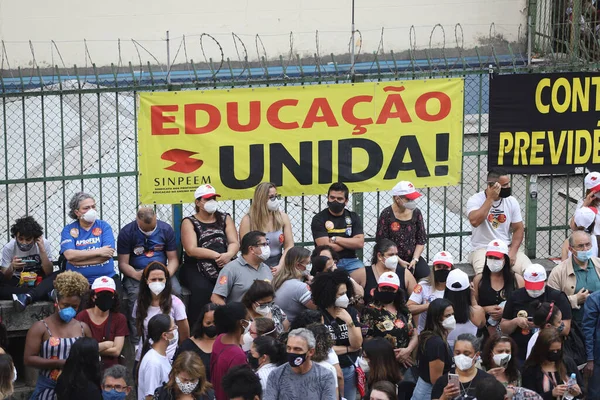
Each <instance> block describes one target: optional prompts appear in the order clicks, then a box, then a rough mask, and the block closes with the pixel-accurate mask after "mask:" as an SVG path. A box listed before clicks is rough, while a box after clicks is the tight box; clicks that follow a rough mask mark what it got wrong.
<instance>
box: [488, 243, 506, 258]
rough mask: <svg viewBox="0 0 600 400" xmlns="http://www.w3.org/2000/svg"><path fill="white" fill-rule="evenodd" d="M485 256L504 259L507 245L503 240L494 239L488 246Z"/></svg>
mask: <svg viewBox="0 0 600 400" xmlns="http://www.w3.org/2000/svg"><path fill="white" fill-rule="evenodd" d="M485 255H486V256H492V257H498V258H504V256H505V255H508V245H507V244H506V242H504V241H503V240H498V239H494V240H492V241H491V242H490V243H489V244H488V246H487V251H486V252H485Z"/></svg>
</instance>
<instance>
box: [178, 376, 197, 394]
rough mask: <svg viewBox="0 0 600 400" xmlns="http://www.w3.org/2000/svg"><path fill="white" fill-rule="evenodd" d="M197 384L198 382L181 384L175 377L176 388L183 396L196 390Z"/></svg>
mask: <svg viewBox="0 0 600 400" xmlns="http://www.w3.org/2000/svg"><path fill="white" fill-rule="evenodd" d="M198 382H200V381H192V382H182V381H181V379H179V377H178V376H176V377H175V383H177V387H178V388H179V390H181V393H183V394H190V393H192V392H193V391H194V389H196V387H197V386H198Z"/></svg>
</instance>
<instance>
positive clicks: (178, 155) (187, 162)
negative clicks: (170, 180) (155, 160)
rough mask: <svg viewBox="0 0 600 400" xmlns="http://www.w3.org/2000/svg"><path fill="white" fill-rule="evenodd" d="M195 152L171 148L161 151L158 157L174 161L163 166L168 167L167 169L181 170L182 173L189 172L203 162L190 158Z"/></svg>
mask: <svg viewBox="0 0 600 400" xmlns="http://www.w3.org/2000/svg"><path fill="white" fill-rule="evenodd" d="M196 154H198V153H196V152H194V151H189V150H183V149H171V150H167V151H165V152H164V153H162V155H161V156H160V158H162V159H163V160H166V161H172V162H173V163H174V164H172V165H171V166H169V167H165V169H168V170H169V171H175V172H181V173H183V174H189V173H190V172H194V171H195V170H197V169H198V168H200V167H201V166H202V164H204V161H202V160H198V159H195V158H192V156H194V155H196Z"/></svg>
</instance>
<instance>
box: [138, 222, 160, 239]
mask: <svg viewBox="0 0 600 400" xmlns="http://www.w3.org/2000/svg"><path fill="white" fill-rule="evenodd" d="M156 228H158V224H156V226H155V227H154V229H152V230H151V231H150V232H146V231H143V230H142V228H140V227H139V225H138V229H139V230H140V232H142V234H143V235H144V236H146V237H150V236H152V234H153V233H154V232H156Z"/></svg>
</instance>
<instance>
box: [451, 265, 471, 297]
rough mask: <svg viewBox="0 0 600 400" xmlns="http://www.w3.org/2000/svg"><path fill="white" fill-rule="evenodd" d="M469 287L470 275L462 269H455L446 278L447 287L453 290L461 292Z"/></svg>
mask: <svg viewBox="0 0 600 400" xmlns="http://www.w3.org/2000/svg"><path fill="white" fill-rule="evenodd" d="M468 287H469V275H467V274H466V273H465V272H463V271H461V270H460V269H458V268H457V269H453V270H452V271H450V273H449V274H448V278H446V288H448V289H449V290H451V291H453V292H461V291H463V290H465V289H467V288H468Z"/></svg>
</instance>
